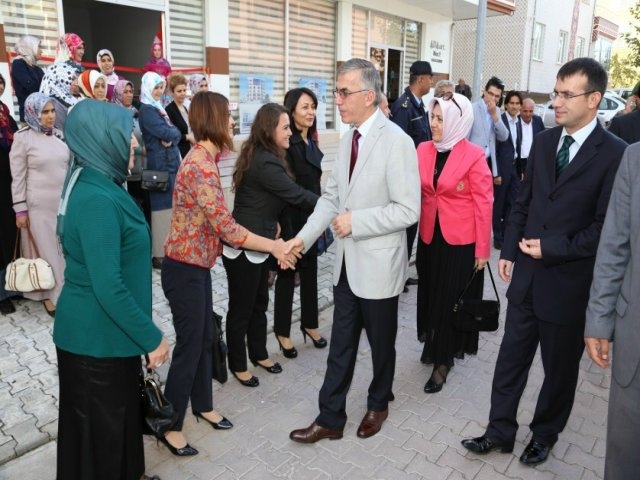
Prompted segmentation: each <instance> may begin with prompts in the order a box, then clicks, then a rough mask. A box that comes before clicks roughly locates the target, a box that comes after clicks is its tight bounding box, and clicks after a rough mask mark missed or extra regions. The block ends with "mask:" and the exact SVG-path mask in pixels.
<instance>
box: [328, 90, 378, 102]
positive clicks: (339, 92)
mask: <svg viewBox="0 0 640 480" xmlns="http://www.w3.org/2000/svg"><path fill="white" fill-rule="evenodd" d="M369 90H371V88H364V89H362V90H356V91H355V92H351V91H350V90H349V89H347V88H336V89H335V90H334V91H333V96H334V97H336V98H338V97H340V98H342V99H343V100H344V99H345V98H347V97H348V96H349V95H353V94H354V93H360V92H368V91H369Z"/></svg>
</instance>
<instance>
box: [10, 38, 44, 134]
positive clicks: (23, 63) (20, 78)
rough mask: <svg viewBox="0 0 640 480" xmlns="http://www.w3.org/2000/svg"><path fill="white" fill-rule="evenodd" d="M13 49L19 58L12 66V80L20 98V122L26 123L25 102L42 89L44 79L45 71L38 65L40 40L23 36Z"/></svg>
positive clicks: (40, 50)
mask: <svg viewBox="0 0 640 480" xmlns="http://www.w3.org/2000/svg"><path fill="white" fill-rule="evenodd" d="M13 49H14V51H15V52H16V54H17V57H16V58H15V60H14V61H13V63H12V64H11V80H12V81H13V89H14V90H15V92H16V97H17V98H18V107H19V108H20V121H21V122H24V101H25V100H26V99H27V97H28V96H29V95H31V94H32V93H35V92H37V91H38V90H39V89H40V84H41V83H42V77H44V70H42V69H41V68H40V67H39V66H38V65H36V63H37V62H38V60H39V59H40V55H41V54H42V49H41V48H40V39H38V38H36V37H34V36H31V35H23V36H22V37H20V40H18V41H17V42H16V45H15V47H13Z"/></svg>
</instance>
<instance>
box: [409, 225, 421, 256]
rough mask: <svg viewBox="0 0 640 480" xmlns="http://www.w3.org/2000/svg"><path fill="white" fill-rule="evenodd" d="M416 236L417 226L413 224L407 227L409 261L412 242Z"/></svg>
mask: <svg viewBox="0 0 640 480" xmlns="http://www.w3.org/2000/svg"><path fill="white" fill-rule="evenodd" d="M417 234H418V224H417V223H414V224H413V225H411V226H410V227H407V257H408V258H409V260H411V252H413V242H414V241H415V239H416V235H417Z"/></svg>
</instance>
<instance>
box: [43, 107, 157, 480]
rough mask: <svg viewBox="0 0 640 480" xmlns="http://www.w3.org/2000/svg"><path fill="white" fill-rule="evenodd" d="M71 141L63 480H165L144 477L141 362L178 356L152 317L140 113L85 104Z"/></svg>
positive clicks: (61, 368)
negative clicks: (136, 171)
mask: <svg viewBox="0 0 640 480" xmlns="http://www.w3.org/2000/svg"><path fill="white" fill-rule="evenodd" d="M65 137H66V139H67V142H68V144H69V148H71V150H72V151H73V155H74V158H73V162H72V164H71V167H70V168H69V174H68V179H67V181H66V183H65V187H64V191H63V193H62V201H61V202H60V208H59V209H58V214H59V216H58V229H57V233H58V235H59V237H60V241H61V244H62V249H63V251H64V254H65V257H66V258H67V269H66V271H65V278H66V279H67V281H66V282H65V286H64V289H63V291H62V295H61V296H60V303H59V308H58V315H57V317H56V321H55V324H54V329H53V342H54V343H55V345H56V354H57V358H58V374H59V378H60V396H59V398H60V408H59V410H60V415H59V419H58V454H57V478H61V479H62V478H64V479H65V480H84V479H89V478H91V479H121V480H125V479H126V480H138V479H140V480H151V479H156V480H159V479H158V477H155V476H154V477H149V476H147V475H145V474H144V471H145V462H144V446H143V441H142V418H141V417H142V410H141V408H140V387H139V384H138V381H139V376H140V372H141V368H142V362H141V360H140V357H141V355H145V354H146V355H147V358H148V361H147V367H149V368H157V367H158V366H160V365H162V364H163V363H164V362H167V361H168V359H169V344H168V343H167V341H166V340H165V339H164V338H163V336H162V332H161V331H160V330H159V329H158V328H157V327H156V326H155V325H154V323H153V319H152V316H151V275H150V269H151V265H150V259H149V256H150V255H149V254H150V252H151V245H150V241H149V230H148V227H147V225H146V222H145V220H144V217H143V216H142V212H140V209H138V208H137V207H136V205H135V203H134V202H133V200H132V199H131V197H130V196H129V195H128V194H127V192H126V191H125V190H124V188H122V184H123V183H124V180H125V178H126V176H127V168H128V166H129V163H130V162H131V157H132V153H133V152H132V150H133V147H135V139H133V137H132V135H131V113H130V112H127V111H126V110H124V109H122V108H119V107H117V106H115V105H109V104H106V103H102V102H93V101H90V100H88V101H83V102H80V103H79V104H78V105H76V106H75V107H74V108H73V110H72V111H71V112H70V114H69V119H68V121H67V123H66V125H65Z"/></svg>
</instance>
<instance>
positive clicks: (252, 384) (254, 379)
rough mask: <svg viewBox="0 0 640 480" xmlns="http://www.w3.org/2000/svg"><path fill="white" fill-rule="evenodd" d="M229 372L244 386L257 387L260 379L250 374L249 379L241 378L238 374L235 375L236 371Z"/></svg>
mask: <svg viewBox="0 0 640 480" xmlns="http://www.w3.org/2000/svg"><path fill="white" fill-rule="evenodd" d="M231 373H232V374H233V376H234V377H235V378H236V380H238V381H239V382H240V384H241V385H244V386H245V387H257V386H258V385H260V380H258V377H255V376H253V375H251V378H250V379H249V380H242V379H241V378H240V377H238V375H236V372H231Z"/></svg>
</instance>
